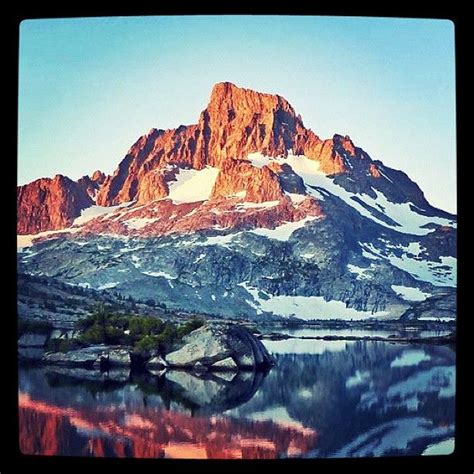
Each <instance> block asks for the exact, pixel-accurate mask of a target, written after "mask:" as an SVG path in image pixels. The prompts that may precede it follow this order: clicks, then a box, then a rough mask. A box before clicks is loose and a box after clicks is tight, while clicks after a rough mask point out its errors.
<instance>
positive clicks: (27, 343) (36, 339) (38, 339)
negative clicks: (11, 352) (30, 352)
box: [18, 332, 48, 347]
mask: <svg viewBox="0 0 474 474" xmlns="http://www.w3.org/2000/svg"><path fill="white" fill-rule="evenodd" d="M47 339H48V336H47V335H46V334H34V333H30V332H27V333H25V334H23V335H22V336H21V337H20V339H18V346H19V347H44V345H45V344H46V340H47Z"/></svg>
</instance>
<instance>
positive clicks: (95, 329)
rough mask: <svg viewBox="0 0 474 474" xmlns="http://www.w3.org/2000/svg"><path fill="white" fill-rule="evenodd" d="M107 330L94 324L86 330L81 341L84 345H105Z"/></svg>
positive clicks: (81, 336) (80, 337)
mask: <svg viewBox="0 0 474 474" xmlns="http://www.w3.org/2000/svg"><path fill="white" fill-rule="evenodd" d="M105 338H106V336H105V328H104V327H102V326H99V325H98V324H94V325H93V326H91V327H90V328H88V329H86V330H85V331H84V332H83V333H82V334H81V335H80V336H79V340H80V341H81V342H83V343H84V344H103V343H104V342H105Z"/></svg>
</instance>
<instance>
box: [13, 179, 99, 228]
mask: <svg viewBox="0 0 474 474" xmlns="http://www.w3.org/2000/svg"><path fill="white" fill-rule="evenodd" d="M16 200H17V213H18V219H17V233H18V234H36V233H38V232H42V231H45V230H58V229H63V228H65V227H67V226H69V225H70V224H71V223H72V221H73V220H74V219H75V218H76V217H78V216H79V215H80V214H81V210H82V209H85V208H87V207H89V206H91V205H92V204H93V201H92V199H91V197H90V196H89V195H88V193H87V190H86V188H85V187H84V186H83V185H81V184H79V183H76V182H75V181H72V180H71V179H69V178H67V177H66V176H62V175H60V174H58V175H56V176H55V177H54V178H52V179H51V178H41V179H37V180H36V181H33V182H32V183H29V184H25V185H24V186H19V187H18V188H17V194H16Z"/></svg>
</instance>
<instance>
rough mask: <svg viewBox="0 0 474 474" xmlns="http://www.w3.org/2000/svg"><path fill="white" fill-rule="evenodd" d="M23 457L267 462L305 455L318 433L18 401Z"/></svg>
mask: <svg viewBox="0 0 474 474" xmlns="http://www.w3.org/2000/svg"><path fill="white" fill-rule="evenodd" d="M19 409H20V412H19V425H20V432H19V434H20V449H21V452H22V453H24V454H40V455H48V456H53V455H76V456H97V457H104V456H111V457H133V458H160V457H169V458H175V459H200V458H209V459H232V458H233V459H262V458H276V457H279V456H281V455H288V456H292V455H301V454H304V453H305V452H307V451H308V450H310V449H314V447H315V445H316V442H317V434H316V432H315V431H314V430H312V429H309V428H305V427H303V426H301V427H299V426H286V425H285V424H279V423H276V422H272V421H248V420H239V419H233V418H228V417H216V416H212V417H204V416H191V415H188V414H187V413H181V412H176V411H167V410H164V409H161V408H149V409H145V408H137V409H134V411H133V412H131V411H130V410H129V409H124V408H120V407H119V406H114V407H109V408H107V409H106V408H105V407H100V406H96V407H94V408H88V409H85V408H80V409H74V408H63V407H59V406H55V405H51V404H50V403H46V402H42V401H38V400H33V399H31V398H30V397H29V396H28V395H27V394H23V393H20V397H19Z"/></svg>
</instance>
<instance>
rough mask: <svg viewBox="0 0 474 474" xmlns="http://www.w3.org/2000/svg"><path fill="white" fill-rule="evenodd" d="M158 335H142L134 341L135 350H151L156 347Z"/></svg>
mask: <svg viewBox="0 0 474 474" xmlns="http://www.w3.org/2000/svg"><path fill="white" fill-rule="evenodd" d="M159 337H160V336H143V337H142V338H141V339H140V340H138V341H137V342H136V343H135V350H136V351H139V352H142V351H152V350H155V349H157V348H158V345H159Z"/></svg>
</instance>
